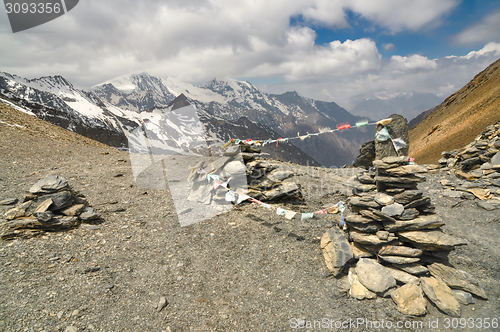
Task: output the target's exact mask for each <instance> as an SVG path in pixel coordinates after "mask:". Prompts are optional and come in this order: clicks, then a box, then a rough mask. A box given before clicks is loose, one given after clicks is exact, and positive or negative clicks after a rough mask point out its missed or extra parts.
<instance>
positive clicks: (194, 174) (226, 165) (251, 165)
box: [188, 142, 302, 202]
mask: <svg viewBox="0 0 500 332" xmlns="http://www.w3.org/2000/svg"><path fill="white" fill-rule="evenodd" d="M260 152H261V150H260V149H259V148H258V147H256V146H254V145H251V144H245V143H243V142H241V143H239V144H234V143H232V144H230V145H229V146H227V147H226V148H225V149H224V152H223V156H221V157H217V158H215V160H214V162H212V163H211V164H210V165H206V163H204V162H200V163H198V164H197V165H196V167H194V168H193V169H192V171H191V174H190V176H189V177H188V181H192V183H193V184H192V193H196V192H203V193H204V195H203V197H204V199H205V198H206V197H208V196H207V195H211V199H213V200H214V201H216V202H222V201H224V200H225V199H226V193H227V189H226V188H224V187H219V188H218V189H216V190H215V191H213V185H212V184H208V183H207V181H206V177H207V174H215V175H217V176H218V177H219V181H220V182H222V183H223V182H225V181H228V180H229V178H231V177H232V178H233V179H235V178H236V179H235V180H231V181H230V182H229V187H228V188H230V189H231V190H235V192H236V195H248V196H250V197H251V198H255V199H257V200H260V201H271V200H276V199H280V198H283V197H293V198H296V199H301V197H302V194H301V191H300V187H299V186H298V185H297V183H296V182H295V181H294V179H293V176H294V175H295V174H294V172H292V171H282V170H280V169H279V167H280V166H279V163H273V162H272V161H269V160H264V159H260V158H258V157H257V156H258V154H260ZM241 161H243V164H244V165H243V164H242V162H241ZM200 169H204V170H205V171H206V173H205V172H203V173H200V172H199V170H200ZM242 173H245V175H246V177H244V179H245V181H244V183H240V182H241V181H239V180H238V175H240V174H242ZM241 187H247V188H248V192H244V190H241ZM205 189H206V190H205ZM198 196H200V195H191V196H190V197H191V198H190V199H192V200H198V201H199V199H198ZM207 202H208V200H207Z"/></svg>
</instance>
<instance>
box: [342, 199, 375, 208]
mask: <svg viewBox="0 0 500 332" xmlns="http://www.w3.org/2000/svg"><path fill="white" fill-rule="evenodd" d="M349 203H350V204H351V205H353V206H357V207H361V208H369V207H371V208H378V207H379V205H378V203H377V202H375V201H374V200H373V197H372V196H363V197H358V196H355V197H352V198H351V199H350V200H349Z"/></svg>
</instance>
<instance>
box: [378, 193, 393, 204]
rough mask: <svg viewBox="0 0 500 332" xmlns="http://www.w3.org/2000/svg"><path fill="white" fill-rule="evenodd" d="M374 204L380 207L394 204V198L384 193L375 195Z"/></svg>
mask: <svg viewBox="0 0 500 332" xmlns="http://www.w3.org/2000/svg"><path fill="white" fill-rule="evenodd" d="M375 202H377V203H378V204H379V205H381V206H386V205H390V204H393V203H394V197H392V196H390V195H387V194H384V193H377V194H375Z"/></svg>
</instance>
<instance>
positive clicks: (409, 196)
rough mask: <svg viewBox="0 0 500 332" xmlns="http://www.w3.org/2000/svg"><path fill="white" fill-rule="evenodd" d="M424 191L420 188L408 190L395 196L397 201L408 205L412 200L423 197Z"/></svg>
mask: <svg viewBox="0 0 500 332" xmlns="http://www.w3.org/2000/svg"><path fill="white" fill-rule="evenodd" d="M422 195H423V192H422V191H418V190H406V191H404V192H402V193H400V194H397V195H395V196H394V200H395V201H396V203H399V204H403V205H406V204H408V203H410V202H412V201H415V200H417V199H420V198H422Z"/></svg>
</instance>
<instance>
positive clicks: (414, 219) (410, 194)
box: [322, 116, 486, 316]
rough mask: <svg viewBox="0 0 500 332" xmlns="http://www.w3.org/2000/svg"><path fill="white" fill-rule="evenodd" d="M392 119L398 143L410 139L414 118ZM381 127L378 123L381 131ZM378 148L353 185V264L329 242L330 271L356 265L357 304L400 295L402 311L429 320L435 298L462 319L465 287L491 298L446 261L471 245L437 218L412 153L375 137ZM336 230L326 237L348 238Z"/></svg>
mask: <svg viewBox="0 0 500 332" xmlns="http://www.w3.org/2000/svg"><path fill="white" fill-rule="evenodd" d="M391 118H393V121H392V122H391V123H390V124H388V125H386V128H387V129H388V131H389V133H390V135H391V138H396V137H398V138H401V139H403V140H405V141H406V142H408V141H407V137H408V127H407V124H406V120H405V119H404V118H403V119H401V118H402V117H400V116H391ZM403 120H404V121H403ZM381 129H383V126H382V125H378V126H377V131H378V130H381ZM408 143H409V142H408ZM375 145H376V152H377V153H376V158H375V160H374V161H373V167H372V168H370V170H368V171H366V172H362V173H360V174H359V175H357V176H356V177H354V178H351V179H350V181H349V183H350V185H352V187H353V194H354V195H353V196H351V197H350V199H349V201H348V203H349V206H350V210H351V212H352V213H350V214H347V215H346V216H345V222H346V227H345V228H344V237H343V238H345V240H346V241H348V242H349V245H350V250H351V252H352V259H350V260H349V261H348V262H347V263H345V264H344V265H343V266H338V265H339V264H337V266H335V268H332V262H339V261H340V262H342V259H339V258H344V257H349V255H346V250H345V249H342V250H339V249H336V248H335V246H331V245H330V246H326V245H323V243H325V244H326V242H327V241H326V240H325V241H323V242H322V249H323V253H324V255H325V260H326V263H327V267H328V268H329V269H330V271H332V273H333V274H334V275H339V274H340V271H342V270H346V269H347V267H348V266H351V267H350V269H349V273H348V277H349V282H350V285H351V288H350V291H349V293H350V295H351V296H352V297H355V298H357V299H372V298H375V297H377V296H381V297H392V299H393V300H394V302H395V303H396V304H397V309H398V310H399V311H400V312H402V313H404V314H408V315H413V316H420V315H424V314H425V313H426V303H427V301H432V302H433V303H434V304H435V305H436V306H437V307H438V308H440V309H441V310H442V311H443V312H445V313H446V314H448V315H451V316H459V315H460V304H459V301H462V300H463V294H462V295H460V294H458V292H459V291H458V290H460V292H461V291H464V290H465V289H467V290H466V292H468V293H469V296H470V294H473V295H475V296H477V297H480V298H483V299H484V298H486V294H485V292H484V290H483V289H482V288H481V287H480V286H479V285H478V283H477V281H476V280H475V279H474V278H473V277H472V276H470V275H469V274H467V273H466V272H464V271H459V270H456V269H454V268H453V267H450V266H448V265H444V264H442V263H446V264H449V262H448V259H447V255H448V253H449V252H450V251H451V250H453V249H454V248H455V247H456V246H461V245H465V244H467V242H466V241H465V240H464V239H460V238H456V237H454V236H451V235H449V234H447V233H446V232H445V231H444V230H443V229H442V226H443V225H444V221H443V219H442V218H441V217H440V216H439V215H438V214H436V213H435V206H434V205H433V204H432V202H431V199H430V197H428V196H426V195H425V194H424V192H423V191H421V190H419V189H418V184H419V183H421V182H424V181H425V177H424V175H423V174H425V173H427V172H428V169H427V168H425V167H423V166H419V165H415V164H414V163H413V162H410V158H409V157H408V156H407V155H406V154H407V148H406V149H405V150H400V151H399V154H400V155H398V152H396V150H395V149H394V147H393V144H392V142H391V140H387V141H385V142H377V140H375ZM408 145H409V144H407V146H408ZM403 152H406V153H405V155H402V153H403ZM334 228H336V227H334ZM338 231H340V230H339V229H338V228H337V230H336V231H335V232H334V233H337V232H338ZM329 232H330V233H328V232H327V233H325V236H324V238H325V239H327V238H329V239H331V240H332V241H333V240H334V239H339V238H341V237H340V236H338V235H336V236H335V237H334V236H332V234H331V233H332V231H331V230H329ZM328 234H329V235H328ZM341 240H342V238H341ZM337 241H338V240H337ZM342 241H343V240H342ZM342 241H341V242H342ZM337 247H339V248H340V246H338V245H337ZM334 249H336V250H334ZM347 251H348V250H347ZM332 257H333V258H332ZM458 280H459V281H458ZM464 284H467V286H464ZM400 285H405V286H404V287H400ZM454 289H455V290H457V291H456V292H457V295H455V290H454ZM423 294H425V295H426V298H427V300H426V298H424V297H423ZM462 303H463V301H462ZM450 308H451V309H450Z"/></svg>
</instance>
